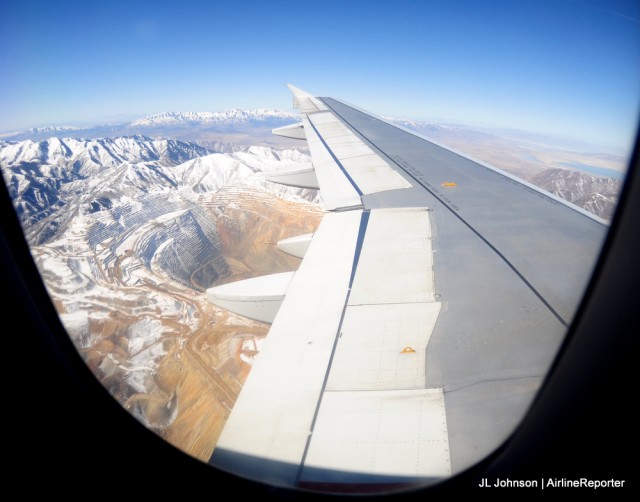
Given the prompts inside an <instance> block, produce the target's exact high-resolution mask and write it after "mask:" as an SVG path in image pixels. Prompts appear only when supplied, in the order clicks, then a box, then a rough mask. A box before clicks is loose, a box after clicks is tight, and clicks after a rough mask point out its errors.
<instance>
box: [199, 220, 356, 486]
mask: <svg viewBox="0 0 640 502" xmlns="http://www.w3.org/2000/svg"><path fill="white" fill-rule="evenodd" d="M360 218H361V211H349V212H340V213H330V214H327V215H325V217H324V218H323V220H322V222H321V223H320V226H319V227H318V229H317V230H316V232H315V234H314V237H313V240H312V242H311V244H310V246H309V249H308V250H307V253H306V255H305V258H304V260H303V261H302V263H301V265H300V268H299V269H298V271H297V272H296V274H295V276H294V278H293V280H292V281H291V283H290V285H289V288H288V290H287V296H286V297H285V299H284V301H283V303H282V306H281V307H280V311H279V313H278V315H277V317H276V319H275V321H274V323H273V325H272V327H271V329H270V331H269V334H268V336H267V339H266V341H265V344H264V346H263V349H262V351H261V353H260V355H259V356H258V357H257V360H256V362H255V363H254V366H253V368H252V370H251V372H250V373H249V376H248V378H247V380H246V382H245V384H244V386H243V390H242V392H241V393H240V396H239V397H238V400H237V402H236V404H235V406H234V408H233V410H232V412H231V415H230V416H229V419H228V420H227V423H226V425H225V428H224V430H223V432H222V435H221V436H220V439H219V441H218V444H217V446H216V450H215V451H214V455H213V457H212V461H211V462H212V463H214V464H215V465H220V466H221V467H225V465H227V462H226V460H225V458H228V455H225V451H227V452H233V453H234V454H235V455H237V454H240V455H243V456H249V457H252V458H260V459H265V460H269V461H271V462H276V463H282V464H286V465H287V466H289V469H284V470H283V472H282V473H281V476H280V478H278V479H277V480H274V481H276V482H278V484H286V485H289V486H292V485H293V484H294V481H295V476H296V474H297V470H298V467H299V466H300V464H301V462H302V456H303V453H304V450H305V446H306V443H307V437H308V435H309V429H310V426H311V423H312V420H313V416H314V413H315V411H316V406H317V403H318V396H319V395H320V393H321V391H322V386H323V382H324V378H325V375H326V372H327V365H328V363H329V359H330V357H331V352H332V348H333V344H334V341H335V338H336V333H337V330H338V327H339V325H340V320H341V317H342V312H343V309H344V304H345V301H346V295H347V291H348V286H349V277H350V275H351V269H352V266H353V258H354V253H355V249H356V242H357V237H358V232H359V226H360ZM263 475H264V474H263Z"/></svg>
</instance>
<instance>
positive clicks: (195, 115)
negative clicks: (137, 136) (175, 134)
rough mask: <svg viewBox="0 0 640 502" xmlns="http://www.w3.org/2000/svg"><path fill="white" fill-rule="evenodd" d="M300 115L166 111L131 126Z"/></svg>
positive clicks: (264, 110) (224, 122) (222, 122)
mask: <svg viewBox="0 0 640 502" xmlns="http://www.w3.org/2000/svg"><path fill="white" fill-rule="evenodd" d="M297 118H298V115H297V114H295V113H291V112H286V111H283V110H274V109H267V108H258V109H255V110H240V109H238V108H233V109H231V110H226V111H222V112H165V113H158V114H155V115H149V116H148V117H144V118H141V119H137V120H134V121H133V122H131V123H130V124H129V126H130V127H165V126H177V125H189V126H193V125H195V124H197V125H229V124H233V123H245V122H262V121H266V120H272V119H277V120H289V119H290V120H296V119H297Z"/></svg>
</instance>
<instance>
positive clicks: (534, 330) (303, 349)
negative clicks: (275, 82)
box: [208, 86, 607, 490]
mask: <svg viewBox="0 0 640 502" xmlns="http://www.w3.org/2000/svg"><path fill="white" fill-rule="evenodd" d="M289 87H290V89H291V90H292V92H293V95H294V105H295V106H296V108H298V110H299V111H300V112H301V114H302V122H301V124H294V125H292V126H288V127H286V128H281V129H279V130H275V131H274V132H275V133H277V134H283V135H287V136H290V137H296V138H306V141H307V143H308V145H309V150H310V153H311V159H312V164H313V169H307V170H303V171H296V172H288V173H276V174H275V175H274V176H272V177H271V180H272V181H275V182H279V183H284V184H289V185H294V186H304V187H319V189H320V193H321V196H322V199H323V203H324V206H325V209H326V210H327V212H326V214H325V216H324V217H323V219H322V221H321V223H320V226H319V227H318V229H317V231H316V232H315V233H314V234H313V235H312V236H311V235H309V236H300V237H299V238H294V239H289V240H287V241H285V242H282V243H280V247H281V248H282V249H284V250H285V251H287V252H290V253H292V254H296V255H298V256H303V260H302V262H301V265H300V267H299V269H298V270H297V271H296V272H292V273H287V274H276V275H274V276H266V277H261V278H256V279H250V280H248V281H241V282H239V283H234V284H230V285H224V286H219V287H216V288H212V289H210V290H208V295H209V298H210V299H211V301H213V302H214V303H216V304H218V305H220V306H223V307H225V308H229V309H230V310H233V311H235V312H238V313H240V314H243V315H246V316H248V317H252V318H254V319H258V320H263V321H267V322H272V326H271V329H270V331H269V334H268V335H267V338H266V342H265V344H264V346H263V349H262V351H261V353H260V355H259V356H258V358H257V359H256V362H255V364H254V366H253V368H252V370H251V372H250V374H249V376H248V378H247V380H246V382H245V384H244V387H243V390H242V392H241V393H240V395H239V397H238V400H237V402H236V404H235V406H234V408H233V410H232V411H231V415H230V417H229V419H228V421H227V423H226V425H225V427H224V430H223V432H222V435H221V437H220V439H219V442H218V444H217V446H216V448H215V451H214V453H213V455H212V457H211V460H210V463H211V464H213V465H215V466H217V467H219V468H221V469H224V470H227V471H230V472H233V473H236V474H240V475H244V476H247V477H249V478H252V479H257V480H260V481H264V482H269V483H273V484H276V485H279V486H290V487H295V486H303V487H305V486H306V487H319V488H322V489H336V487H339V489H340V490H342V489H345V487H348V486H350V487H351V489H355V490H358V489H359V488H354V487H360V488H361V487H362V486H369V487H370V486H374V485H377V486H390V485H394V486H397V485H403V484H407V483H416V482H430V481H435V480H438V479H442V478H443V477H446V476H448V475H450V474H452V473H456V472H460V471H461V470H463V469H465V468H467V467H469V466H470V465H472V464H473V463H475V462H477V461H479V460H481V459H482V458H484V457H485V456H486V455H487V454H489V453H490V452H491V451H493V450H494V449H495V448H496V447H497V446H499V444H500V443H501V442H502V441H504V440H505V439H506V438H507V437H508V436H509V435H510V433H511V432H512V431H513V429H514V428H515V426H516V425H517V424H518V422H519V420H520V419H521V418H522V417H523V415H524V414H525V413H526V410H527V408H528V406H529V404H530V403H531V402H532V400H533V398H534V396H535V393H536V390H537V389H538V387H539V385H540V384H541V382H542V380H543V378H544V376H545V374H546V372H547V370H548V368H549V367H550V365H551V363H552V360H553V358H554V356H555V354H556V352H557V350H558V348H559V346H560V343H561V341H562V339H563V337H564V334H565V331H566V328H567V326H568V325H569V324H570V322H571V320H572V317H573V314H574V312H575V310H576V308H577V305H578V302H579V301H580V298H581V296H582V293H583V291H584V288H585V286H586V284H587V281H588V279H589V277H590V274H591V269H592V267H593V265H594V263H595V259H596V257H597V255H598V252H599V249H600V246H601V244H602V241H603V238H604V236H605V233H606V230H607V226H606V223H605V222H604V221H602V220H600V219H599V218H597V217H595V216H593V215H590V214H589V213H587V212H585V211H584V210H582V209H580V208H577V207H576V206H573V205H571V204H569V203H567V202H565V201H563V200H561V199H559V198H557V197H554V196H552V195H550V194H548V193H546V192H544V191H542V190H540V189H538V188H536V187H533V186H531V185H529V184H527V183H526V182H523V181H521V180H519V179H517V178H515V177H513V176H511V175H509V174H507V173H504V172H502V171H500V170H498V169H496V168H493V167H491V166H488V165H486V164H483V163H481V162H478V161H474V160H472V159H470V158H467V157H465V156H464V155H462V154H460V153H457V152H454V151H452V150H450V149H447V148H445V147H443V146H441V145H438V144H437V143H435V142H433V141H429V140H427V139H425V138H423V137H421V136H419V135H417V134H415V133H412V132H410V131H407V130H404V129H403V128H401V127H398V126H397V125H394V124H392V123H389V122H387V121H385V120H384V119H381V118H379V117H376V116H375V115H372V114H370V113H368V112H365V111H363V110H360V109H358V108H357V107H354V106H352V105H348V104H346V103H344V102H342V101H340V100H337V99H333V98H326V97H316V96H313V95H311V94H309V93H307V92H305V91H302V90H300V89H297V88H295V87H293V86H289ZM323 487H324V488H323Z"/></svg>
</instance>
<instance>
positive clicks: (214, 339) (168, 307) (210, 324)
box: [33, 186, 322, 461]
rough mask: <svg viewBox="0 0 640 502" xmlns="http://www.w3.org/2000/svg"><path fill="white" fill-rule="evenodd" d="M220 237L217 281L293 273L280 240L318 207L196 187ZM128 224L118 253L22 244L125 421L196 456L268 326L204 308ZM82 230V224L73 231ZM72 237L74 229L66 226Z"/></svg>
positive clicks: (199, 295)
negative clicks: (221, 264) (140, 246)
mask: <svg viewBox="0 0 640 502" xmlns="http://www.w3.org/2000/svg"><path fill="white" fill-rule="evenodd" d="M198 205H200V207H202V208H204V209H205V210H206V211H207V212H208V214H210V216H211V219H212V221H214V222H215V224H216V227H217V231H218V233H219V235H220V238H221V241H222V256H223V258H224V260H225V261H226V263H227V265H228V271H229V272H228V274H227V275H225V276H224V277H219V279H218V280H217V281H216V284H220V283H224V282H230V281H234V280H238V279H243V278H248V277H253V276H257V275H262V274H266V273H276V272H282V271H288V270H295V269H296V268H297V266H298V265H299V260H298V259H297V258H293V257H291V256H288V255H285V254H283V253H282V252H280V251H278V250H277V249H276V247H275V243H276V242H277V241H278V240H280V239H283V238H287V237H291V236H294V235H298V234H303V233H309V232H313V231H314V230H315V228H316V227H317V225H318V223H319V221H320V218H321V216H322V212H321V210H320V209H319V208H318V206H317V205H314V204H310V203H305V202H296V201H291V200H286V199H284V198H280V197H278V196H276V195H274V194H273V193H272V192H269V191H267V190H264V189H256V188H255V187H251V188H249V187H242V186H234V187H227V188H223V189H222V190H221V191H219V192H215V193H212V192H210V193H206V194H202V195H200V197H199V201H198ZM150 226H151V225H148V224H145V225H141V226H140V227H139V230H138V231H139V233H140V235H136V230H135V229H134V230H133V232H132V233H131V234H130V235H127V237H126V242H124V241H123V243H122V244H121V245H120V247H119V248H118V249H119V251H118V253H117V256H115V257H114V256H113V254H109V253H108V251H107V247H106V246H105V247H104V249H103V248H100V247H98V248H96V249H95V250H91V249H89V248H88V247H87V246H86V245H85V244H83V241H82V237H83V236H82V232H81V231H78V232H76V235H75V238H76V240H73V239H72V240H71V241H69V240H68V239H67V240H65V241H64V242H57V243H50V244H48V245H45V246H38V247H34V248H33V253H34V256H35V258H36V262H37V263H38V265H39V266H40V269H41V271H42V275H43V278H44V279H45V283H46V284H47V287H48V289H49V291H50V293H51V295H52V298H53V300H54V303H55V305H56V307H57V309H58V311H59V313H60V314H61V318H62V320H63V322H64V324H65V326H66V327H67V331H68V332H69V334H70V336H71V338H72V339H73V340H74V342H75V343H76V346H77V347H78V350H79V352H80V354H81V355H82V357H83V358H84V360H85V361H86V363H87V365H88V366H89V368H90V369H91V370H92V371H93V372H94V374H95V375H96V377H97V378H98V379H99V380H100V381H101V382H102V383H103V384H104V386H105V387H106V388H107V389H108V390H109V392H110V393H111V394H112V395H113V396H114V398H115V399H116V400H118V401H119V402H120V403H121V404H122V405H123V406H124V407H125V408H126V409H127V410H129V411H130V412H131V413H132V414H133V415H134V416H135V417H136V418H138V419H139V420H140V421H141V422H143V423H144V424H145V425H147V426H148V427H149V428H150V429H152V430H153V431H155V432H156V433H157V434H159V435H160V436H161V437H163V438H164V439H166V440H167V441H168V442H169V443H171V444H173V445H174V446H176V447H178V448H180V449H181V450H183V451H185V452H186V453H188V454H190V455H192V456H194V457H196V458H199V459H201V460H204V461H207V460H208V459H209V457H210V456H211V453H212V451H213V448H214V446H215V444H216V442H217V439H218V437H219V435H220V433H221V431H222V428H223V427H224V423H225V421H226V419H227V417H228V415H229V413H230V410H231V408H232V407H233V404H234V402H235V400H236V398H237V396H238V394H239V392H240V390H241V388H242V384H243V382H244V380H245V379H246V377H247V375H248V373H249V370H250V368H251V365H250V363H251V359H252V357H253V356H254V355H255V354H256V352H257V351H258V350H259V345H260V343H262V339H263V338H264V337H265V335H266V334H267V331H268V328H269V326H268V325H266V324H263V323H259V322H253V321H249V320H247V319H244V318H241V317H238V316H235V315H233V314H231V313H228V312H226V311H223V310H221V309H219V308H217V307H215V306H213V305H212V304H210V303H209V302H208V301H207V299H206V295H205V293H204V289H206V288H207V287H211V286H213V285H214V284H197V283H193V284H192V287H189V286H187V285H184V284H180V283H179V282H176V281H172V280H171V279H170V278H169V277H167V276H166V274H164V273H163V271H162V270H161V269H158V268H157V267H154V266H152V267H151V270H149V268H148V267H144V266H142V263H141V260H140V257H139V256H138V255H137V242H138V241H140V240H141V239H142V238H143V237H144V235H143V234H144V231H145V229H148V228H150ZM78 228H81V227H78ZM71 233H72V234H73V232H71Z"/></svg>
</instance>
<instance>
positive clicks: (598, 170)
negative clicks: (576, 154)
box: [562, 162, 624, 180]
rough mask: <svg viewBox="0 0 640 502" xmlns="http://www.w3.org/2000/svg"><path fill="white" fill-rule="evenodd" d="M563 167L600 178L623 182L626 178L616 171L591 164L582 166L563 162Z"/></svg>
mask: <svg viewBox="0 0 640 502" xmlns="http://www.w3.org/2000/svg"><path fill="white" fill-rule="evenodd" d="M562 165H563V166H567V167H572V168H574V169H578V170H580V171H585V172H587V173H591V174H597V175H598V176H608V177H609V178H615V179H617V180H621V179H622V178H624V173H621V172H620V171H616V170H615V169H609V168H607V167H598V166H592V165H589V164H581V163H580V162H563V163H562Z"/></svg>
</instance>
